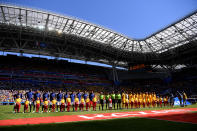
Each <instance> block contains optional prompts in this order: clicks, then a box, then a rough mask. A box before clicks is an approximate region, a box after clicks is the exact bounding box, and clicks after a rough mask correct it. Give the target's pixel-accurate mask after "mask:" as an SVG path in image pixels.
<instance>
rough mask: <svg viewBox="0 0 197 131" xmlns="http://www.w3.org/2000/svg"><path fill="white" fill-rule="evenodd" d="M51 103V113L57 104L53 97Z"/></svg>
mask: <svg viewBox="0 0 197 131" xmlns="http://www.w3.org/2000/svg"><path fill="white" fill-rule="evenodd" d="M51 103H52V110H51V111H52V112H55V107H56V103H57V100H56V99H55V97H53V100H52V101H51Z"/></svg>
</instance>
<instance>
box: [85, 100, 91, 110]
mask: <svg viewBox="0 0 197 131" xmlns="http://www.w3.org/2000/svg"><path fill="white" fill-rule="evenodd" d="M85 102H86V111H88V110H89V109H90V98H89V97H88V98H87V99H86V100H85Z"/></svg>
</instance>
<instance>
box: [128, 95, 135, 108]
mask: <svg viewBox="0 0 197 131" xmlns="http://www.w3.org/2000/svg"><path fill="white" fill-rule="evenodd" d="M129 103H130V107H131V108H133V105H134V97H131V99H129Z"/></svg>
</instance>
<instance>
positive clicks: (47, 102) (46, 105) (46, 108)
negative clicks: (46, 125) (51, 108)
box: [44, 98, 49, 112]
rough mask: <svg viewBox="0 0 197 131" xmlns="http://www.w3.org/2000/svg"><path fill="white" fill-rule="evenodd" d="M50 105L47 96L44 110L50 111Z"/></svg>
mask: <svg viewBox="0 0 197 131" xmlns="http://www.w3.org/2000/svg"><path fill="white" fill-rule="evenodd" d="M48 105H49V101H48V100H47V98H45V100H44V112H48Z"/></svg>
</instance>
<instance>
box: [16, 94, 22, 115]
mask: <svg viewBox="0 0 197 131" xmlns="http://www.w3.org/2000/svg"><path fill="white" fill-rule="evenodd" d="M21 101H22V99H21V98H20V96H19V95H17V98H16V100H15V103H16V105H15V113H19V112H20V108H21Z"/></svg>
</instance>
